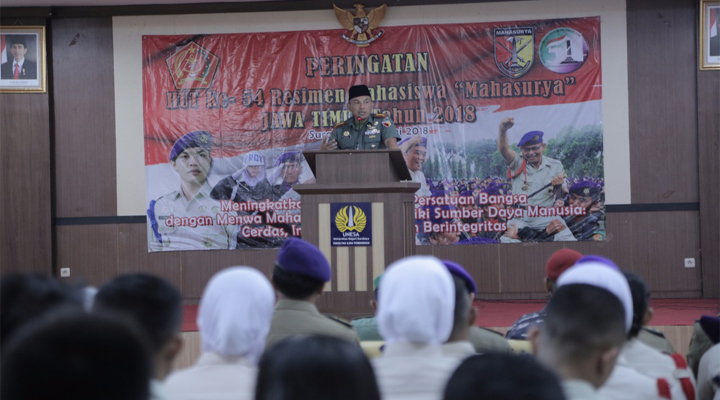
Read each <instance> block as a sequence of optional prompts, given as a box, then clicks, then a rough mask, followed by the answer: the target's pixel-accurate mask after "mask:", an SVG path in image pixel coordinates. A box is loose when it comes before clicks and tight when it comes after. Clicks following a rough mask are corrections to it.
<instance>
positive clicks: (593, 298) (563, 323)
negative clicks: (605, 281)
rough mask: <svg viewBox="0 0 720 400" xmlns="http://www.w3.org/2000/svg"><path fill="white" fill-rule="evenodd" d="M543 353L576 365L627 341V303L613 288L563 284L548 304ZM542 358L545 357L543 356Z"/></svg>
mask: <svg viewBox="0 0 720 400" xmlns="http://www.w3.org/2000/svg"><path fill="white" fill-rule="evenodd" d="M546 311H547V315H546V317H545V321H544V325H543V327H542V342H541V345H540V349H542V350H538V351H539V356H541V354H540V353H545V354H546V355H550V357H552V358H553V359H554V362H555V363H561V364H565V365H572V364H574V363H578V362H583V361H585V360H587V359H589V358H590V357H592V356H593V354H594V352H595V351H597V350H603V349H607V348H612V347H618V348H619V347H622V345H623V344H624V343H625V324H624V311H623V305H622V303H621V302H620V300H619V299H618V298H617V297H616V296H614V295H613V294H612V293H610V292H609V291H607V290H605V289H602V288H599V287H595V286H592V285H587V284H569V285H563V286H561V287H560V288H558V290H557V291H556V292H555V294H554V295H553V297H552V298H551V299H550V302H549V303H548V305H547V307H546ZM541 358H542V356H541Z"/></svg>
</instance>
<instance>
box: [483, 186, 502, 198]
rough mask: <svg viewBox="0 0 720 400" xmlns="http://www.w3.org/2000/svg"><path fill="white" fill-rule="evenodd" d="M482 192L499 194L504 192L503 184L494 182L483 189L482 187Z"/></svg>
mask: <svg viewBox="0 0 720 400" xmlns="http://www.w3.org/2000/svg"><path fill="white" fill-rule="evenodd" d="M482 193H485V194H488V195H490V196H499V195H504V194H506V193H505V190H504V187H503V185H497V184H494V183H493V184H490V185H488V186H487V187H486V188H485V189H483V190H482Z"/></svg>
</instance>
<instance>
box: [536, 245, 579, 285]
mask: <svg viewBox="0 0 720 400" xmlns="http://www.w3.org/2000/svg"><path fill="white" fill-rule="evenodd" d="M582 256H583V255H582V254H580V253H578V252H577V251H575V250H570V249H560V250H558V251H556V252H555V253H553V255H552V256H550V258H548V260H547V263H545V277H546V278H547V279H548V280H549V281H551V282H557V279H558V277H559V276H560V275H562V273H563V272H565V271H566V270H567V269H568V268H570V267H572V266H573V265H575V263H576V262H577V261H578V260H579V259H581V258H582Z"/></svg>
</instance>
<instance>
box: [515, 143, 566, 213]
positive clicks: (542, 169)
mask: <svg viewBox="0 0 720 400" xmlns="http://www.w3.org/2000/svg"><path fill="white" fill-rule="evenodd" d="M522 163H523V158H522V156H520V154H515V159H514V160H513V161H512V162H511V163H510V165H509V166H508V168H510V171H511V172H512V174H513V175H515V173H516V172H517V171H518V169H519V168H520V166H521V165H522ZM564 172H565V169H564V168H563V166H562V163H560V161H558V160H556V159H554V158H550V157H546V156H542V161H541V162H540V165H539V166H538V168H537V169H535V168H534V167H533V166H532V165H530V164H527V188H526V189H524V190H523V188H524V187H525V185H526V183H525V179H526V177H525V173H522V172H521V173H520V175H518V176H516V177H515V178H514V179H513V180H512V194H526V195H530V194H533V193H535V191H537V190H539V189H540V188H541V187H543V186H545V185H547V184H548V183H550V182H552V178H553V177H555V176H557V175H558V174H563V173H564ZM553 203H554V201H553V187H552V186H550V187H548V188H547V189H544V190H543V191H542V192H540V193H538V194H536V195H535V196H533V197H531V198H529V199H528V204H530V205H533V206H541V207H552V206H553Z"/></svg>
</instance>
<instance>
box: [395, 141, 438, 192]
mask: <svg viewBox="0 0 720 400" xmlns="http://www.w3.org/2000/svg"><path fill="white" fill-rule="evenodd" d="M398 145H399V147H400V150H401V151H402V152H403V156H404V157H405V165H407V167H408V171H409V172H410V177H412V181H413V182H417V183H419V184H420V189H418V190H417V192H415V194H416V195H418V196H426V197H427V196H431V195H432V194H431V193H430V188H429V187H428V185H427V179H426V178H425V174H423V172H422V171H421V168H422V166H423V164H424V163H425V157H427V139H426V138H424V137H422V136H412V137H409V138H405V139H403V140H402V141H400V143H399V144H398Z"/></svg>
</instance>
